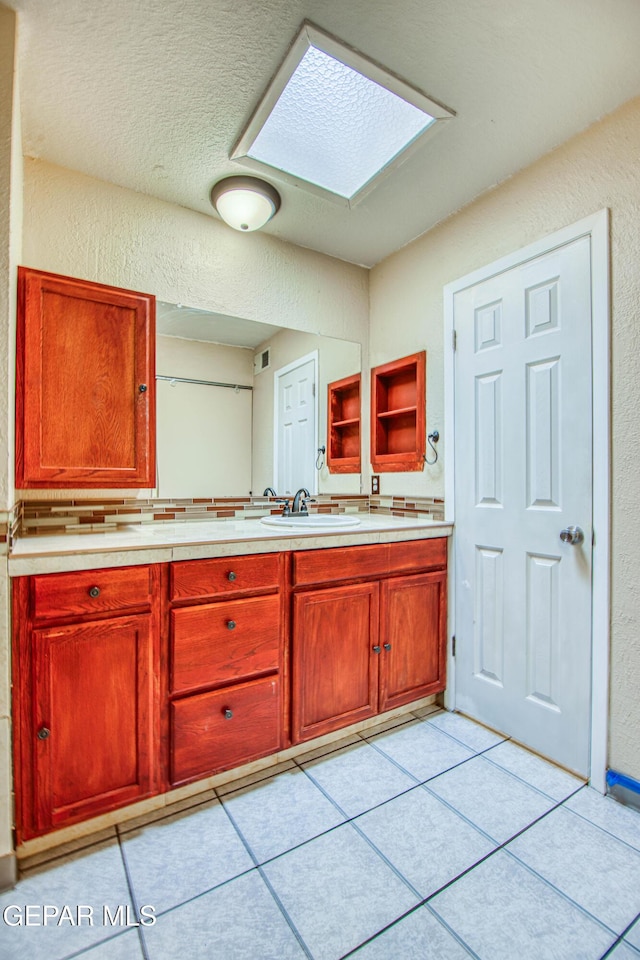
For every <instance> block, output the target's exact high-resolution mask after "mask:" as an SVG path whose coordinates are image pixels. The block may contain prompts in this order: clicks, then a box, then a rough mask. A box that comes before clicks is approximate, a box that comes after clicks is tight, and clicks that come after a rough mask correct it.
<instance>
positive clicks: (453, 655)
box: [451, 634, 456, 657]
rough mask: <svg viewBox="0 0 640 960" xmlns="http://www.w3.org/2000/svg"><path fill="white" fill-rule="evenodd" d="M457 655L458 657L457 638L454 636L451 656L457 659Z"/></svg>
mask: <svg viewBox="0 0 640 960" xmlns="http://www.w3.org/2000/svg"><path fill="white" fill-rule="evenodd" d="M455 655H456V638H455V634H454V636H453V637H451V656H452V657H455Z"/></svg>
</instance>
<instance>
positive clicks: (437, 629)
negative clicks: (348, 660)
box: [380, 571, 447, 710]
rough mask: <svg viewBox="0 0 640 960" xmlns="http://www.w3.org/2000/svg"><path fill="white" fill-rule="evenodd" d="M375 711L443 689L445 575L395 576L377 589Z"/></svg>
mask: <svg viewBox="0 0 640 960" xmlns="http://www.w3.org/2000/svg"><path fill="white" fill-rule="evenodd" d="M381 589H382V593H381V600H380V604H381V610H380V645H381V647H382V650H381V654H380V709H381V710H391V709H393V707H399V706H401V705H402V704H404V703H410V702H411V701H412V700H417V699H418V698H419V697H426V696H429V695H430V694H432V693H438V692H440V691H441V690H444V688H445V685H446V636H447V634H446V631H447V575H446V573H445V572H444V571H442V572H439V573H426V574H420V575H418V576H415V577H398V578H397V579H392V580H387V581H385V582H383V583H382V585H381Z"/></svg>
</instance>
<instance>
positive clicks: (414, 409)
mask: <svg viewBox="0 0 640 960" xmlns="http://www.w3.org/2000/svg"><path fill="white" fill-rule="evenodd" d="M416 412H417V407H401V408H400V409H399V410H383V411H382V413H379V414H378V417H402V416H404V415H405V414H406V413H416Z"/></svg>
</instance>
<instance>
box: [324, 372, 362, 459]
mask: <svg viewBox="0 0 640 960" xmlns="http://www.w3.org/2000/svg"><path fill="white" fill-rule="evenodd" d="M327 419H328V424H327V435H328V438H329V450H328V453H327V466H328V468H329V473H360V374H359V373H356V374H354V375H353V376H352V377H345V379H344V380H335V381H334V382H333V383H330V384H329V394H328V398H327Z"/></svg>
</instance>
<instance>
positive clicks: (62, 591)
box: [13, 566, 159, 840]
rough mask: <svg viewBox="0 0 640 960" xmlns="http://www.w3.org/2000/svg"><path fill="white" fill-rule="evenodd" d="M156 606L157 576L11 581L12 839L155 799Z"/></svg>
mask: <svg viewBox="0 0 640 960" xmlns="http://www.w3.org/2000/svg"><path fill="white" fill-rule="evenodd" d="M125 583H126V584H127V586H126V588H125V586H124V585H125ZM158 595H159V590H158V568H157V567H153V566H144V567H131V568H121V569H118V570H97V571H92V572H87V571H85V572H80V573H73V574H67V573H64V574H51V575H48V576H46V577H45V576H36V577H21V578H19V579H17V580H15V581H14V656H13V663H14V702H15V703H16V711H15V716H14V743H15V770H16V799H17V811H18V817H17V822H18V839H19V840H28V839H29V838H31V837H33V836H38V835H40V834H43V833H47V832H49V831H50V830H52V829H55V828H56V827H60V826H65V825H67V824H71V823H75V822H77V821H79V820H85V819H87V818H88V817H92V816H96V815H97V814H100V813H107V812H109V811H111V810H113V809H115V808H117V807H121V806H124V805H125V804H128V803H133V802H134V801H136V800H140V799H142V798H143V797H145V796H148V795H150V794H152V793H155V792H157V791H158V789H159V783H158V768H157V764H156V762H155V756H156V753H157V750H156V744H157V742H158V739H159V685H158V675H159V643H158V640H157V638H158V635H159V634H158V620H157V598H158Z"/></svg>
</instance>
